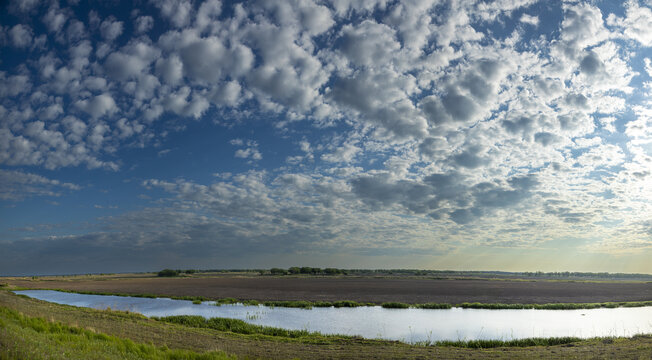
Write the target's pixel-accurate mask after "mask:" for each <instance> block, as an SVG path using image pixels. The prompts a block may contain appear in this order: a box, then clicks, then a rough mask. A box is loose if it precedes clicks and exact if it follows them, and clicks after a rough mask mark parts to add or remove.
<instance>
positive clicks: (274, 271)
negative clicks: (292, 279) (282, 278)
mask: <svg viewBox="0 0 652 360" xmlns="http://www.w3.org/2000/svg"><path fill="white" fill-rule="evenodd" d="M269 272H270V273H272V275H285V270H283V269H279V268H271V269H270V270H269Z"/></svg>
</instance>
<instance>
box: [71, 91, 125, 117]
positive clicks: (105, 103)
mask: <svg viewBox="0 0 652 360" xmlns="http://www.w3.org/2000/svg"><path fill="white" fill-rule="evenodd" d="M75 106H77V107H78V108H79V109H81V110H82V111H84V112H86V113H87V114H89V115H90V116H91V117H93V118H98V117H102V116H104V115H111V114H113V113H115V112H117V111H118V107H117V105H116V103H115V100H113V97H111V95H110V94H108V93H103V94H100V95H97V96H94V97H93V98H91V99H84V100H79V101H77V102H76V103H75Z"/></svg>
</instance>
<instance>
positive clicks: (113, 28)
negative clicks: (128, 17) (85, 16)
mask: <svg viewBox="0 0 652 360" xmlns="http://www.w3.org/2000/svg"><path fill="white" fill-rule="evenodd" d="M122 30H123V22H122V21H117V20H116V19H115V18H114V17H113V16H109V17H108V18H106V19H104V21H102V23H101V24H100V33H101V34H102V37H103V38H104V39H105V40H107V41H109V42H110V41H113V40H115V39H117V38H118V36H120V35H121V34H122Z"/></svg>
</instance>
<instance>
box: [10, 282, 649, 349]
mask: <svg viewBox="0 0 652 360" xmlns="http://www.w3.org/2000/svg"><path fill="white" fill-rule="evenodd" d="M5 288H6V287H5ZM569 341H570V342H569ZM470 346H480V347H482V348H469V347H470ZM45 356H47V357H48V358H51V359H90V358H97V359H123V358H145V359H190V358H196V359H222V358H227V357H230V356H232V357H236V358H242V359H246V358H256V359H258V358H263V359H294V358H296V359H323V358H337V359H430V358H441V359H467V358H473V359H557V358H560V359H566V358H579V359H585V358H591V359H616V358H617V359H647V358H650V357H651V356H652V336H649V335H642V336H635V337H633V338H602V339H600V338H598V339H588V340H573V339H570V340H564V341H563V342H562V343H560V344H559V345H547V346H529V345H528V342H527V341H523V342H518V343H509V342H507V343H503V344H501V342H486V343H479V344H468V343H456V342H453V343H451V344H447V345H446V346H441V345H440V346H419V345H407V344H403V343H399V342H392V341H380V340H365V339H360V338H351V337H338V336H306V337H299V338H289V337H283V336H267V335H261V334H252V335H243V334H237V333H233V332H229V331H220V330H215V329H211V328H201V327H195V326H186V325H180V324H175V323H169V322H164V321H157V320H153V319H147V318H145V317H143V316H141V315H138V314H128V313H124V312H116V311H100V310H93V309H87V308H77V307H73V306H65V305H57V304H52V303H47V302H43V301H38V300H34V299H29V298H25V297H21V296H17V295H14V294H12V293H10V292H9V291H5V290H1V289H0V359H25V358H42V357H45Z"/></svg>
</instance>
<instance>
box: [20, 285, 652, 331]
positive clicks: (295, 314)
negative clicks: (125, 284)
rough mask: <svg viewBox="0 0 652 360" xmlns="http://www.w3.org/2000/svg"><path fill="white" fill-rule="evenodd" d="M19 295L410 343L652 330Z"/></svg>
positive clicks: (482, 312) (628, 313)
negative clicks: (238, 320)
mask: <svg viewBox="0 0 652 360" xmlns="http://www.w3.org/2000/svg"><path fill="white" fill-rule="evenodd" d="M15 293H17V294H23V295H27V296H29V297H32V298H35V299H40V300H45V301H49V302H53V303H57V304H66V305H74V306H80V307H89V308H94V309H106V308H109V307H110V308H111V309H114V310H128V311H132V312H137V313H141V314H143V315H145V316H170V315H200V316H204V317H206V318H211V317H223V318H233V319H240V320H244V321H246V322H248V323H252V324H257V325H265V326H274V327H280V328H285V329H292V330H308V331H317V332H320V333H322V334H342V335H359V336H362V337H365V338H370V339H373V338H379V339H388V340H399V341H403V342H408V343H415V342H420V341H438V340H475V339H498V340H511V339H522V338H532V337H564V336H574V337H580V338H589V337H596V336H600V337H603V336H632V335H636V334H641V333H652V307H637V308H615V309H590V310H531V309H529V310H486V309H461V308H452V309H444V310H429V309H384V308H382V307H380V306H369V307H357V308H332V307H331V308H313V309H310V310H305V309H296V308H283V307H266V306H262V305H260V306H244V305H242V304H235V305H222V306H215V304H214V303H212V302H204V303H202V304H199V305H197V304H193V303H192V302H191V301H186V300H172V299H168V298H156V299H150V298H138V297H122V296H107V295H84V294H75V293H66V292H59V291H52V290H24V291H16V292H15Z"/></svg>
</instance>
